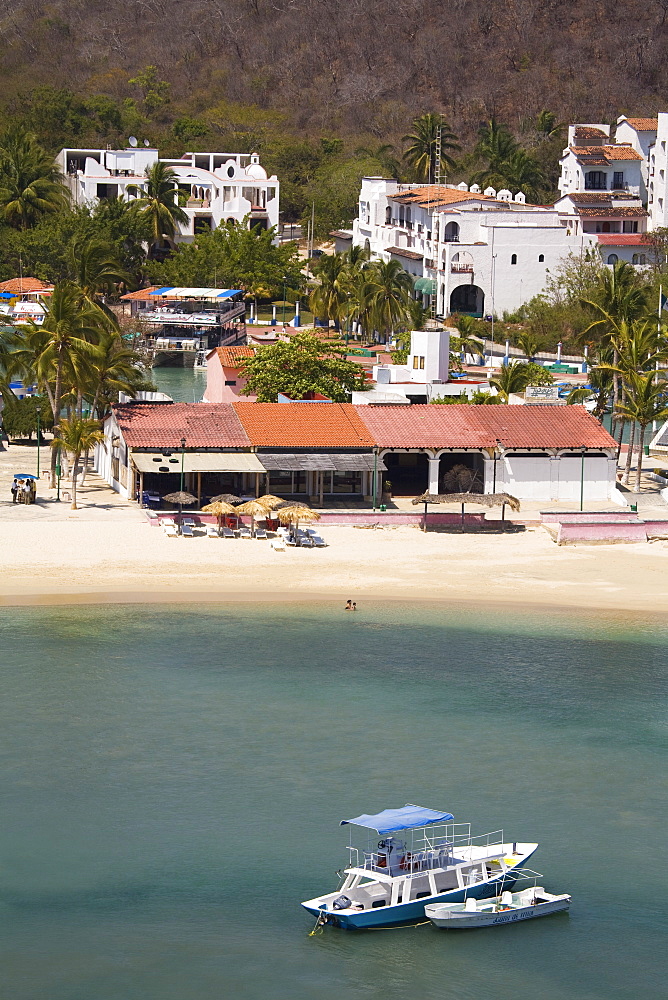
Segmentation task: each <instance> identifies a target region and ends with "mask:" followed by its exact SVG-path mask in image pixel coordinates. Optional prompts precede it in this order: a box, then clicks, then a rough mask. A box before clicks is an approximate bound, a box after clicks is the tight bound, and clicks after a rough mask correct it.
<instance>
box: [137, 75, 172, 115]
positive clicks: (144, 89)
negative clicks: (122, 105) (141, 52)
mask: <svg viewBox="0 0 668 1000" xmlns="http://www.w3.org/2000/svg"><path fill="white" fill-rule="evenodd" d="M128 83H129V84H130V86H131V87H136V88H137V90H138V91H139V93H140V95H141V100H142V103H143V105H144V108H145V109H146V111H147V113H148V114H149V115H152V114H154V113H155V112H156V111H157V110H158V109H159V108H161V107H163V106H164V105H165V104H169V99H170V97H169V95H170V90H171V85H170V84H169V83H167V81H166V80H161V79H160V77H159V76H158V67H157V66H146V67H145V68H144V69H143V70H141V72H139V73H137V75H136V76H135V77H133V78H132V79H131V80H128Z"/></svg>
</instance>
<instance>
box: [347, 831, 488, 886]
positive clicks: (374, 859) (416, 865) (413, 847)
mask: <svg viewBox="0 0 668 1000" xmlns="http://www.w3.org/2000/svg"><path fill="white" fill-rule="evenodd" d="M408 833H409V832H408V831H406V834H408ZM398 837H401V831H399V832H398ZM403 842H404V847H405V849H404V850H403V851H402V853H401V854H399V855H398V856H395V857H394V858H391V859H390V870H389V871H388V867H387V865H388V856H387V853H386V852H385V851H383V849H382V848H381V849H379V850H377V851H374V850H363V849H359V848H357V847H354V846H353V845H352V844H351V845H349V846H348V851H349V855H350V856H349V862H348V867H349V868H361V869H364V870H365V871H368V872H379V873H384V874H391V875H399V874H404V873H406V872H407V873H410V872H425V871H430V870H433V869H435V868H447V867H449V866H451V865H454V864H457V862H458V861H460V860H461V858H459V857H458V855H459V854H460V853H461V852H462V849H463V848H470V847H485V848H488V849H489V848H490V847H492V846H493V845H499V844H503V843H504V839H503V830H494V831H491V832H490V833H482V834H477V835H476V836H471V825H470V823H448V824H443V825H439V826H437V827H428V828H425V829H423V828H419V829H416V830H412V831H410V834H409V835H407V836H405V838H403Z"/></svg>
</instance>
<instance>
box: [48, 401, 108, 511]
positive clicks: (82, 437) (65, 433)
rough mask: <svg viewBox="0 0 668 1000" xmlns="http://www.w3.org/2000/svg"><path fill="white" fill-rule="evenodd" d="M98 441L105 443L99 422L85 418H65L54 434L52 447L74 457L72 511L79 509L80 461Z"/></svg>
mask: <svg viewBox="0 0 668 1000" xmlns="http://www.w3.org/2000/svg"><path fill="white" fill-rule="evenodd" d="M98 441H104V432H103V431H102V429H101V427H100V424H99V421H97V420H89V419H86V418H84V417H71V418H69V419H68V418H66V417H64V418H63V419H62V420H61V421H60V425H59V427H58V429H57V431H56V433H55V434H54V438H53V440H52V442H51V447H52V448H53V449H54V455H55V454H56V450H57V449H58V450H64V451H66V452H67V453H68V455H70V456H71V457H72V468H71V471H72V507H71V509H72V510H76V509H77V475H78V473H79V460H80V458H81V456H82V455H83V453H84V452H86V453H87V452H89V451H90V449H91V448H92V447H94V445H95V444H97V442H98Z"/></svg>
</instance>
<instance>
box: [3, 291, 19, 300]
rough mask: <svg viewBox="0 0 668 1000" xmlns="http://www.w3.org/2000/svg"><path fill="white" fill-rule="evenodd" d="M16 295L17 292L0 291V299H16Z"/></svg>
mask: <svg viewBox="0 0 668 1000" xmlns="http://www.w3.org/2000/svg"><path fill="white" fill-rule="evenodd" d="M18 297H19V293H18V292H0V299H17V298H18Z"/></svg>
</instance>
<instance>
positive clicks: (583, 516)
mask: <svg viewBox="0 0 668 1000" xmlns="http://www.w3.org/2000/svg"><path fill="white" fill-rule="evenodd" d="M541 518H542V521H543V524H581V523H582V522H583V521H584V522H586V523H587V524H624V523H625V522H627V521H632V522H635V521H637V520H638V515H637V514H634V513H633V512H632V511H630V510H628V509H627V510H619V511H617V510H611V511H596V512H594V513H589V512H587V511H582V512H579V511H578V512H577V513H575V512H570V511H569V512H564V513H560V512H559V511H548V512H546V513H544V514H541Z"/></svg>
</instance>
